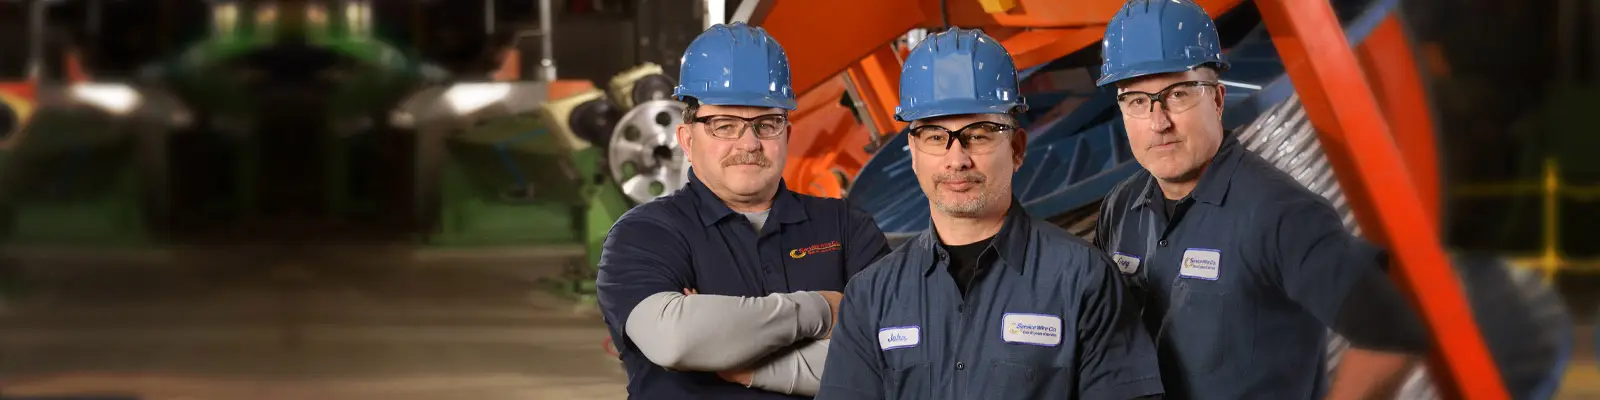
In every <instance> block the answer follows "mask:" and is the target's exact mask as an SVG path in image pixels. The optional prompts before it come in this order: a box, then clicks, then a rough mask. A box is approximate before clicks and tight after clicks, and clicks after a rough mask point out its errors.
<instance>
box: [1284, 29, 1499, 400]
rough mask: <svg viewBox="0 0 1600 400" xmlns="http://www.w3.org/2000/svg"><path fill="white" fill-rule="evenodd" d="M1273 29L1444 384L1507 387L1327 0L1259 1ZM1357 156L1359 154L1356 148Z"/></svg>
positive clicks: (1482, 393) (1477, 389)
mask: <svg viewBox="0 0 1600 400" xmlns="http://www.w3.org/2000/svg"><path fill="white" fill-rule="evenodd" d="M1256 7H1257V8H1259V9H1260V10H1261V16H1262V18H1263V19H1264V20H1265V22H1266V24H1267V32H1268V33H1269V34H1271V35H1272V41H1273V43H1274V45H1275V46H1276V47H1277V49H1278V53H1279V55H1280V56H1281V57H1282V58H1283V63H1284V65H1285V66H1286V67H1287V69H1288V72H1289V78H1290V79H1291V80H1292V81H1293V82H1294V85H1295V89H1296V91H1298V92H1299V93H1300V100H1301V102H1302V103H1304V105H1305V109H1306V113H1307V115H1308V116H1309V117H1310V118H1311V122H1312V125H1314V126H1315V127H1316V128H1317V131H1318V136H1319V138H1320V140H1321V142H1322V146H1323V148H1324V150H1325V151H1327V153H1328V158H1329V161H1331V162H1332V164H1333V167H1334V171H1335V172H1336V173H1337V175H1338V177H1339V183H1340V185H1341V186H1342V187H1343V188H1344V189H1345V192H1346V195H1347V196H1349V197H1352V200H1353V201H1355V202H1357V203H1362V204H1371V205H1373V206H1374V207H1366V208H1358V209H1356V210H1357V213H1356V214H1357V218H1358V219H1359V220H1360V222H1361V225H1362V227H1363V228H1365V229H1363V230H1364V231H1367V232H1371V233H1376V234H1379V235H1382V236H1383V237H1385V238H1387V240H1386V241H1384V242H1382V243H1384V244H1385V245H1386V247H1387V248H1388V249H1390V251H1391V254H1393V256H1394V258H1395V260H1396V261H1398V264H1399V268H1397V271H1396V272H1398V273H1399V275H1400V277H1401V278H1402V279H1400V281H1401V282H1402V283H1405V284H1407V285H1409V286H1410V288H1411V289H1412V290H1411V294H1412V297H1413V300H1414V301H1415V302H1416V304H1418V305H1419V306H1420V309H1421V311H1422V316H1423V320H1424V322H1425V323H1427V325H1428V327H1429V328H1430V329H1431V331H1432V332H1433V336H1434V337H1433V339H1434V346H1435V351H1434V352H1433V353H1434V357H1436V361H1437V362H1436V363H1435V365H1437V366H1441V367H1443V368H1436V369H1434V370H1432V371H1430V372H1432V373H1433V375H1434V376H1435V378H1436V379H1438V380H1439V383H1440V385H1439V386H1440V387H1441V388H1445V389H1447V390H1448V389H1451V388H1453V389H1456V390H1455V391H1454V393H1456V394H1459V395H1460V396H1461V397H1460V398H1462V399H1469V400H1501V399H1507V398H1509V397H1508V396H1507V393H1506V390H1505V387H1504V385H1503V381H1501V379H1500V374H1499V371H1498V370H1496V368H1495V365H1494V360H1493V358H1491V357H1490V355H1489V350H1488V347H1487V346H1486V345H1485V344H1484V342H1483V338H1482V336H1481V335H1480V333H1479V331H1478V327H1477V324H1476V323H1474V321H1473V316H1472V310H1471V308H1470V307H1469V306H1468V303H1467V298H1466V294H1465V293H1464V292H1463V290H1462V288H1461V285H1460V283H1459V280H1458V279H1457V278H1456V276H1455V273H1454V271H1453V270H1452V269H1451V268H1450V264H1449V258H1448V257H1446V255H1445V252H1444V249H1443V247H1442V246H1441V245H1440V241H1439V232H1438V227H1437V225H1436V224H1434V223H1433V222H1432V221H1429V217H1428V214H1427V211H1426V210H1427V208H1426V207H1424V206H1423V203H1422V200H1421V198H1420V195H1419V194H1418V191H1417V189H1416V188H1417V187H1416V186H1415V184H1414V181H1413V180H1412V179H1411V177H1410V175H1409V174H1408V173H1406V172H1405V171H1406V168H1407V165H1406V162H1405V160H1404V159H1403V158H1402V156H1401V152H1400V149H1399V148H1398V147H1397V145H1396V144H1395V138H1394V136H1391V135H1390V129H1389V125H1388V123H1387V122H1386V121H1385V120H1384V118H1383V112H1382V111H1381V109H1380V108H1379V106H1378V102H1377V100H1376V99H1375V98H1374V97H1373V94H1372V89H1371V88H1370V87H1369V86H1368V84H1367V80H1366V76H1365V75H1364V74H1363V72H1362V70H1361V66H1360V64H1359V63H1357V61H1356V56H1355V53H1354V52H1353V51H1352V50H1351V48H1350V46H1349V44H1348V43H1349V42H1348V41H1347V40H1346V38H1345V35H1344V30H1343V29H1342V28H1341V27H1340V25H1339V23H1338V19H1337V18H1335V16H1334V13H1333V8H1332V6H1331V5H1330V4H1329V3H1328V2H1327V0H1259V1H1257V2H1256ZM1358 155H1359V157H1358Z"/></svg>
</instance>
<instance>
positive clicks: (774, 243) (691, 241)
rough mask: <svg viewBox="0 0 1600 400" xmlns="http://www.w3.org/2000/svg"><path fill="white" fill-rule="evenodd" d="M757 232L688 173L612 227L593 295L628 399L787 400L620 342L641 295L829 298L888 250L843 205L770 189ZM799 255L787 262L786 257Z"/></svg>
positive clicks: (873, 227) (863, 217)
mask: <svg viewBox="0 0 1600 400" xmlns="http://www.w3.org/2000/svg"><path fill="white" fill-rule="evenodd" d="M764 225H765V226H764V227H763V230H762V231H761V232H760V233H759V234H758V233H757V232H756V231H755V226H754V225H752V224H751V223H750V221H749V220H748V219H746V218H744V217H743V216H741V215H740V214H738V213H736V212H734V211H733V210H732V209H730V208H728V206H727V205H726V204H724V203H723V202H722V200H721V199H719V198H718V197H717V195H716V194H714V193H712V192H711V190H710V189H708V188H706V186H705V184H704V183H702V182H701V181H700V179H699V178H698V177H695V175H694V174H693V173H692V172H691V173H690V174H689V184H688V185H687V186H685V187H684V188H682V189H679V190H677V191H675V192H673V193H671V194H668V195H665V196H661V197H659V198H656V199H655V200H652V201H650V202H648V203H645V204H640V205H639V206H637V207H634V208H633V209H630V210H628V212H626V213H624V214H623V215H622V217H621V218H620V219H618V220H617V222H616V224H614V225H612V227H611V232H610V234H609V235H608V236H607V237H606V241H605V244H604V245H603V249H602V252H601V257H600V266H599V273H598V276H597V277H596V287H597V289H598V292H599V303H600V309H601V313H602V314H603V315H604V317H605V320H606V326H607V327H608V328H609V330H610V331H611V338H612V342H613V343H615V345H616V348H617V351H618V352H620V353H621V357H622V364H623V367H624V368H625V369H626V370H627V374H628V394H629V397H630V398H641V399H792V398H803V397H796V396H787V395H781V394H777V393H773V392H767V391H762V390H759V389H752V388H746V387H744V386H743V385H738V384H734V383H729V382H727V381H724V380H723V379H721V378H720V377H718V376H717V375H716V374H715V373H714V372H697V371H669V370H667V369H665V368H662V367H661V366H658V365H656V364H655V363H652V362H651V361H650V359H648V358H646V357H645V356H644V354H642V353H640V352H639V349H638V348H637V347H634V345H633V341H632V340H631V339H629V338H628V336H627V330H626V327H627V321H628V315H629V314H631V313H632V311H633V308H634V307H635V306H637V305H638V304H639V302H640V301H643V300H644V299H645V298H646V297H650V296H651V295H654V294H657V293H661V292H681V291H683V289H685V288H693V289H696V290H698V291H699V293H700V294H713V295H726V296H742V297H761V296H766V295H769V294H773V293H792V292H799V291H819V290H828V291H839V292H842V291H843V289H844V287H845V282H846V281H848V280H849V279H850V277H851V276H853V275H855V274H856V273H857V272H859V271H861V270H863V269H865V268H866V266H867V265H870V264H871V263H872V261H873V260H876V259H877V258H878V257H881V256H882V255H883V254H885V253H887V252H888V251H889V247H888V241H887V240H886V239H885V238H884V235H883V231H881V230H879V229H878V225H877V223H875V222H874V221H873V219H872V217H871V216H870V215H868V214H867V213H866V212H864V211H861V210H860V209H858V208H856V207H852V206H849V205H847V204H846V203H845V202H844V201H843V200H840V199H831V198H822V197H812V196H807V195H802V194H798V193H794V192H791V191H789V190H788V189H787V188H785V187H784V185H783V183H782V182H781V181H780V182H779V184H778V193H777V196H776V197H775V198H774V199H773V201H772V210H771V214H769V216H768V219H767V222H766V224H764ZM799 253H804V254H802V255H799V256H796V255H794V254H799Z"/></svg>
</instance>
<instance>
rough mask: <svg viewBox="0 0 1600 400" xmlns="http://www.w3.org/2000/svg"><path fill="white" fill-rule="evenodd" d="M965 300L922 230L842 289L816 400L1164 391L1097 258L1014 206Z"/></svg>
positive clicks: (1127, 306) (1118, 283) (1114, 283)
mask: <svg viewBox="0 0 1600 400" xmlns="http://www.w3.org/2000/svg"><path fill="white" fill-rule="evenodd" d="M990 243H991V244H990V247H989V250H988V251H990V252H993V254H986V255H984V257H994V258H993V259H994V263H993V264H992V266H991V267H989V268H984V269H983V270H980V271H978V272H977V275H976V277H975V282H974V284H973V285H972V287H971V288H970V289H969V290H970V292H968V293H967V295H966V296H965V298H963V296H962V295H961V293H959V292H958V291H957V288H956V283H955V280H954V279H953V278H952V277H951V275H950V271H949V265H950V255H949V254H948V253H946V252H945V250H944V249H943V248H941V246H940V245H939V238H938V236H937V234H936V233H935V232H934V231H933V228H929V229H928V230H927V231H924V232H923V233H922V234H921V235H920V236H918V237H916V238H914V239H912V240H910V241H908V242H906V243H905V244H903V245H901V246H900V248H898V249H895V251H893V252H891V253H889V255H888V256H885V257H884V258H883V259H882V260H880V261H878V262H877V263H874V264H873V266H872V267H870V268H868V269H867V270H866V271H864V272H862V273H861V274H860V275H858V276H857V277H856V278H855V279H854V280H851V281H850V285H849V288H848V289H846V291H845V295H844V301H843V303H842V304H841V305H840V310H841V311H840V314H839V322H838V325H836V326H835V327H834V333H833V343H832V344H831V345H830V347H829V349H828V361H827V368H826V371H827V372H826V373H825V374H824V375H823V377H822V391H821V392H820V393H818V395H817V398H819V399H914V400H934V399H963V400H965V399H1007V400H1010V399H1070V398H1082V399H1097V400H1098V399H1129V398H1136V397H1139V396H1145V395H1151V394H1158V393H1160V392H1161V384H1160V377H1159V375H1158V372H1157V371H1158V369H1157V366H1156V360H1155V354H1154V352H1155V350H1154V347H1153V346H1152V345H1151V342H1150V337H1149V336H1148V333H1147V332H1146V330H1145V329H1144V328H1143V327H1142V325H1141V323H1140V321H1139V318H1138V310H1139V306H1138V304H1137V299H1136V298H1135V297H1134V296H1131V295H1129V294H1128V292H1125V291H1124V287H1125V282H1123V281H1122V279H1121V277H1120V276H1119V275H1118V274H1117V272H1116V269H1115V267H1114V266H1113V265H1112V263H1111V261H1110V260H1109V259H1108V258H1107V257H1106V256H1105V254H1104V253H1102V252H1100V251H1099V250H1097V249H1095V248H1094V247H1092V246H1091V245H1089V244H1088V243H1087V242H1084V241H1083V240H1082V239H1079V238H1077V237H1074V236H1072V235H1071V234H1069V233H1067V232H1066V231H1065V230H1062V229H1060V228H1058V227H1056V226H1054V225H1050V224H1047V223H1044V222H1036V221H1034V220H1032V219H1031V218H1030V217H1029V216H1028V215H1027V213H1026V212H1025V211H1023V209H1022V206H1021V205H1020V203H1017V202H1015V201H1013V202H1012V206H1011V210H1010V212H1009V216H1007V217H1006V220H1005V223H1004V225H1003V226H1002V228H1001V230H1000V232H999V234H997V235H996V236H995V238H994V239H993V240H991V241H990Z"/></svg>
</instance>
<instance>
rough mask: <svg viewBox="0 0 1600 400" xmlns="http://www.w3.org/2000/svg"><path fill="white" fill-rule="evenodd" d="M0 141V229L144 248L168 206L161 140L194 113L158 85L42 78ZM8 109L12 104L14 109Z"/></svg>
mask: <svg viewBox="0 0 1600 400" xmlns="http://www.w3.org/2000/svg"><path fill="white" fill-rule="evenodd" d="M18 106H24V107H28V108H31V110H29V112H26V113H24V114H27V115H26V117H23V116H21V115H19V116H18V118H16V119H15V120H16V121H17V122H18V125H17V126H16V127H15V129H13V130H12V132H10V133H9V135H8V136H9V137H6V138H5V140H4V142H5V144H6V146H4V147H3V148H0V227H3V230H0V237H3V238H4V240H5V245H6V246H7V247H10V248H17V247H32V248H38V247H60V246H95V247H102V248H105V247H111V248H118V247H122V248H125V247H142V246H147V245H149V244H151V243H154V242H155V241H156V240H157V239H156V238H155V237H154V235H153V233H154V232H156V231H158V230H159V224H160V220H161V219H162V218H163V216H164V215H166V213H167V212H168V202H167V200H168V199H167V198H166V196H165V193H166V191H165V187H166V184H167V180H166V176H167V172H168V171H167V170H166V164H165V162H164V160H165V153H164V147H163V146H162V144H163V143H164V141H165V138H166V135H167V133H168V132H170V131H171V130H172V129H176V128H182V127H184V126H187V125H188V124H190V123H191V122H192V116H191V114H190V112H189V111H188V110H186V109H184V108H183V106H182V104H181V103H180V102H179V101H178V100H177V99H176V98H174V97H173V96H171V95H170V93H169V92H167V91H165V90H164V89H163V88H162V87H160V86H159V85H133V84H126V83H110V82H80V83H43V84H40V85H38V86H37V87H36V89H35V97H34V101H33V103H32V104H27V105H21V104H6V107H8V108H11V107H18ZM10 111H12V112H13V113H15V112H16V110H10Z"/></svg>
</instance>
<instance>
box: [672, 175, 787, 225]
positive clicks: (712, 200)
mask: <svg viewBox="0 0 1600 400" xmlns="http://www.w3.org/2000/svg"><path fill="white" fill-rule="evenodd" d="M689 191H690V192H691V193H694V196H695V197H696V198H697V199H698V206H697V207H695V208H696V209H698V210H699V213H700V223H702V224H705V226H711V225H714V224H716V223H717V222H719V221H722V219H723V218H727V217H728V216H729V215H733V214H736V213H735V212H734V211H733V209H732V208H728V204H727V203H723V202H722V198H720V197H717V194H716V193H712V192H711V188H709V187H706V184H705V182H701V181H700V177H699V176H695V174H694V170H693V169H690V171H689ZM796 196H797V195H796V194H795V193H794V192H791V191H789V189H788V188H787V187H786V186H785V185H784V183H783V180H782V179H779V180H778V192H777V193H776V194H775V195H774V196H773V198H772V214H769V215H768V218H771V220H772V221H777V222H778V223H780V224H792V223H797V222H802V221H805V220H806V219H808V218H807V216H806V210H805V207H804V206H803V205H802V204H800V199H799V198H798V197H796Z"/></svg>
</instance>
